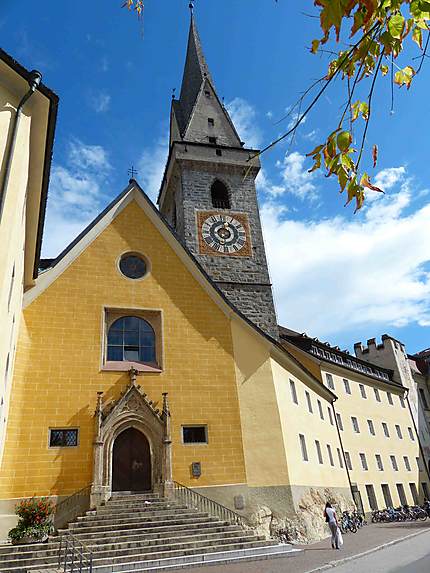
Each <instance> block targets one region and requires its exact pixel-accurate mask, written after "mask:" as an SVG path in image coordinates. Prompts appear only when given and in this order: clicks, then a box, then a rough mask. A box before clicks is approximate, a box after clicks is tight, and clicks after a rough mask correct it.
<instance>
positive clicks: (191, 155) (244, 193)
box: [158, 4, 278, 339]
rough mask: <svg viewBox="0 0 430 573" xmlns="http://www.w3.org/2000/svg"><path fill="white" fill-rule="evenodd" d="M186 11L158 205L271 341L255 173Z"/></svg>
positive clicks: (274, 331)
mask: <svg viewBox="0 0 430 573" xmlns="http://www.w3.org/2000/svg"><path fill="white" fill-rule="evenodd" d="M190 8H191V21H190V30H189V36H188V48H187V55H186V60H185V68H184V75H183V79H182V87H181V92H180V96H179V99H173V100H172V107H171V114H170V151H169V158H168V161H167V165H166V169H165V174H164V177H163V181H162V184H161V189H160V195H159V197H158V204H159V207H160V211H161V213H163V215H164V216H165V217H166V219H167V220H168V221H169V223H170V225H171V226H172V227H173V228H174V229H175V230H176V233H177V234H178V236H179V238H180V240H181V241H182V242H183V243H184V244H185V246H186V247H187V248H188V249H189V250H190V251H191V252H192V253H193V255H194V256H195V257H196V258H197V259H198V260H199V262H200V263H201V265H202V266H203V268H204V269H205V270H206V272H207V273H208V274H209V276H210V277H211V278H212V280H213V281H214V282H215V283H216V284H217V285H218V287H219V288H220V289H221V290H222V291H223V292H224V294H225V295H226V297H227V298H228V299H229V301H230V302H232V303H233V304H234V305H235V306H236V308H237V309H238V310H239V311H240V312H241V313H242V314H244V315H245V316H246V317H247V318H248V319H249V320H251V321H252V322H253V323H255V324H256V325H257V326H259V327H260V328H261V329H262V330H263V331H264V332H266V333H267V334H269V335H270V336H272V337H274V338H276V339H277V338H278V328H277V320H276V313H275V308H274V304H273V296H272V288H271V284H270V278H269V272H268V268H267V261H266V253H265V248H264V242H263V235H262V231H261V222H260V215H259V209H258V202H257V193H256V188H255V178H256V176H257V174H258V172H259V170H260V163H259V160H258V159H257V158H255V159H252V161H250V158H252V157H253V156H254V155H255V154H256V151H255V150H251V149H247V148H246V147H245V144H244V143H243V142H242V141H241V140H240V138H239V135H238V133H237V131H236V129H235V127H234V125H233V122H232V120H231V118H230V116H229V114H228V112H227V110H226V108H225V107H224V105H223V104H222V102H221V101H220V99H219V97H218V94H217V92H216V89H215V85H214V82H213V80H212V77H211V74H210V71H209V68H208V65H207V63H206V60H205V57H204V55H203V50H202V47H201V43H200V38H199V35H198V32H197V27H196V23H195V19H194V15H193V11H192V4H191V5H190Z"/></svg>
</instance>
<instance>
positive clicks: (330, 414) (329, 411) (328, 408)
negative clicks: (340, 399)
mask: <svg viewBox="0 0 430 573" xmlns="http://www.w3.org/2000/svg"><path fill="white" fill-rule="evenodd" d="M327 412H328V419H329V420H330V424H331V425H332V426H334V423H333V414H332V413H331V409H330V406H328V407H327Z"/></svg>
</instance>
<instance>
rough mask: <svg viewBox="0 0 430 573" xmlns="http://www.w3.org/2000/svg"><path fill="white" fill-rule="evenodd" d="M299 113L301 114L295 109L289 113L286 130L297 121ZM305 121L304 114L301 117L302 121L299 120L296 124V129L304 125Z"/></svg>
mask: <svg viewBox="0 0 430 573" xmlns="http://www.w3.org/2000/svg"><path fill="white" fill-rule="evenodd" d="M301 115H302V114H301V113H299V112H298V111H295V112H294V113H292V114H291V117H290V119H289V121H288V126H287V127H288V130H290V129H292V128H293V127H294V126H295V125H296V123H297V121H298V119H299V118H300V116H301ZM305 123H306V116H304V117H303V119H302V121H301V122H300V123H299V125H298V126H297V129H299V127H301V126H302V125H304V124H305Z"/></svg>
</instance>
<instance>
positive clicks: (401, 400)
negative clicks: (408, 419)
mask: <svg viewBox="0 0 430 573" xmlns="http://www.w3.org/2000/svg"><path fill="white" fill-rule="evenodd" d="M399 400H400V406H401V407H402V408H406V404H405V399H404V398H403V396H399Z"/></svg>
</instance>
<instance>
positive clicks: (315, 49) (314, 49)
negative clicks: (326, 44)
mask: <svg viewBox="0 0 430 573" xmlns="http://www.w3.org/2000/svg"><path fill="white" fill-rule="evenodd" d="M319 45H320V41H319V40H312V47H311V52H312V54H316V53H317V52H318V48H319Z"/></svg>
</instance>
